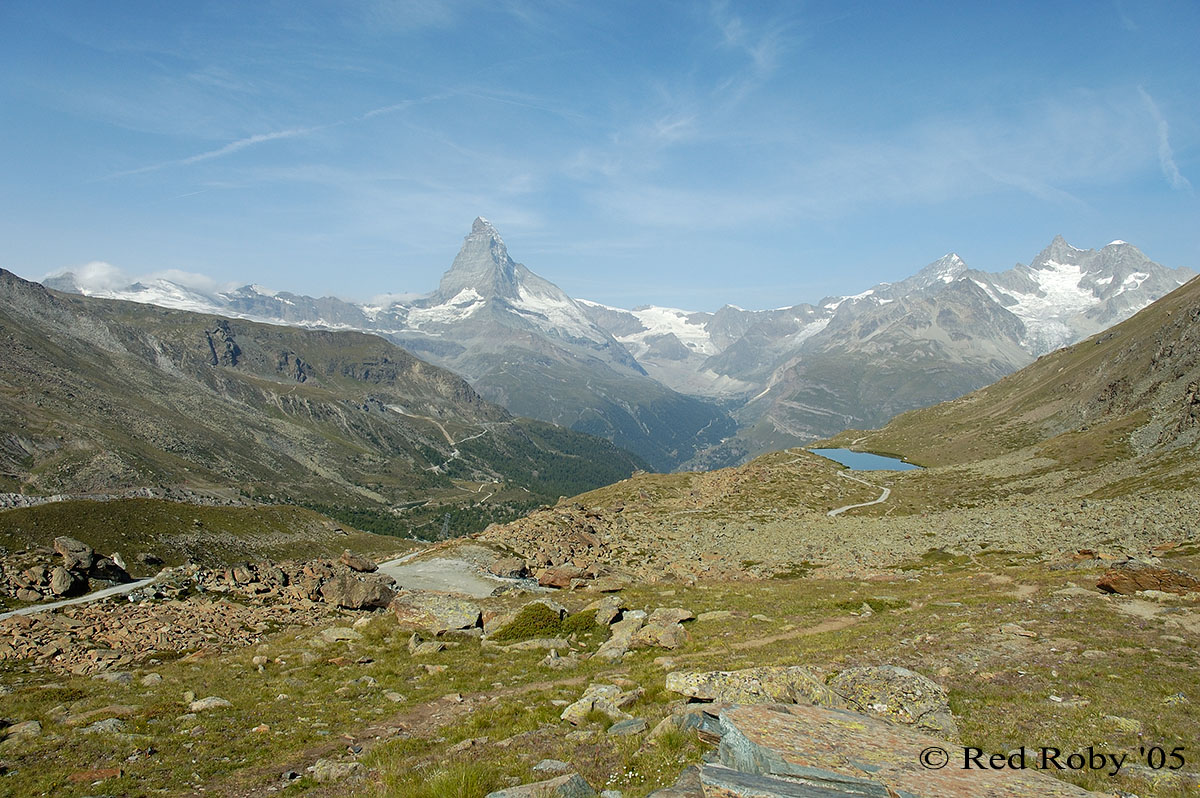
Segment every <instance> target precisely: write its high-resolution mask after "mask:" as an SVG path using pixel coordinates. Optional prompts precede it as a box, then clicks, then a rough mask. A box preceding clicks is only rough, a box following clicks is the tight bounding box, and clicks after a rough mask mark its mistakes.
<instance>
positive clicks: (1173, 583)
mask: <svg viewBox="0 0 1200 798" xmlns="http://www.w3.org/2000/svg"><path fill="white" fill-rule="evenodd" d="M1096 587H1098V588H1100V590H1102V591H1104V592H1105V593H1119V594H1121V595H1125V596H1128V595H1130V594H1132V593H1137V592H1138V591H1139V590H1161V591H1162V592H1164V593H1178V594H1180V595H1183V594H1186V593H1195V592H1200V579H1197V578H1196V577H1194V576H1192V575H1191V574H1189V573H1187V572H1186V571H1177V570H1173V569H1170V568H1155V567H1153V566H1150V565H1146V564H1145V563H1140V562H1136V561H1130V562H1128V563H1125V564H1124V565H1122V566H1121V567H1120V568H1113V569H1112V570H1110V571H1108V573H1106V574H1104V576H1102V577H1101V578H1100V581H1099V582H1098V583H1097V584H1096Z"/></svg>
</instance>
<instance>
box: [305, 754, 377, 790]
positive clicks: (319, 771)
mask: <svg viewBox="0 0 1200 798" xmlns="http://www.w3.org/2000/svg"><path fill="white" fill-rule="evenodd" d="M366 775H367V768H366V766H365V765H363V763H362V762H336V761H334V760H332V759H318V760H317V761H316V764H314V765H313V778H314V779H316V780H317V781H318V782H320V783H321V784H334V783H336V782H339V781H347V780H349V779H361V778H363V777H365V776H366Z"/></svg>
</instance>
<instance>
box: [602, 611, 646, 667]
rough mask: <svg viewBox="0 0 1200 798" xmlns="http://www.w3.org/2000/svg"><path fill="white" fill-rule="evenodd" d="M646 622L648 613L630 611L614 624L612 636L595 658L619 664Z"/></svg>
mask: <svg viewBox="0 0 1200 798" xmlns="http://www.w3.org/2000/svg"><path fill="white" fill-rule="evenodd" d="M645 622H646V613H645V612H643V611H642V610H630V611H629V612H626V613H625V614H624V615H622V616H621V620H619V621H617V622H616V623H614V624H613V625H612V626H611V627H610V629H611V634H610V635H609V638H608V640H605V641H604V643H603V644H602V645H601V646H600V648H599V649H598V650H597V651H596V653H595V656H596V657H599V658H600V659H602V660H607V661H609V662H619V661H620V660H621V658H622V657H623V656H625V652H626V651H628V650H629V646H630V644H631V643H632V642H633V636H634V635H635V634H637V632H638V630H639V629H641V628H642V625H643V624H644V623H645Z"/></svg>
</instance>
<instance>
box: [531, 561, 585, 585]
mask: <svg viewBox="0 0 1200 798" xmlns="http://www.w3.org/2000/svg"><path fill="white" fill-rule="evenodd" d="M583 576H584V570H583V569H582V568H576V567H575V566H574V565H555V566H552V567H550V568H543V569H542V570H540V571H538V573H537V580H538V584H539V585H541V586H542V587H554V588H558V589H560V590H561V589H564V588H568V587H570V586H571V580H573V579H582V578H583Z"/></svg>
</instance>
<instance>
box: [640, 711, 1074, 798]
mask: <svg viewBox="0 0 1200 798" xmlns="http://www.w3.org/2000/svg"><path fill="white" fill-rule="evenodd" d="M716 730H717V733H718V734H719V735H720V743H719V745H718V747H717V761H716V762H711V763H706V764H703V765H701V766H699V767H698V768H696V769H695V770H692V769H689V771H685V773H684V775H683V776H682V777H681V778H680V780H679V781H678V782H676V784H675V785H674V786H672V787H668V788H666V789H663V790H659V791H657V792H654V793H652V794H651V795H652V796H655V798H718V797H719V798H837V796H857V797H859V798H862V797H867V796H869V797H871V798H896V796H918V795H919V796H922V797H923V798H1001V796H1003V798H1085V796H1089V795H1093V793H1089V792H1088V791H1086V790H1083V789H1081V788H1079V787H1076V786H1075V785H1073V784H1069V783H1067V782H1065V781H1060V780H1059V779H1056V778H1054V777H1052V776H1050V775H1047V774H1045V773H1042V772H1039V771H1036V770H1019V769H1004V770H991V769H970V770H967V769H964V768H963V767H962V762H961V760H960V761H958V762H957V763H956V762H953V761H951V762H944V761H943V765H944V766H942V767H938V766H937V763H938V761H939V760H937V759H936V757H937V756H938V753H939V752H941V753H944V754H946V755H947V756H948V757H953V756H955V754H954V752H955V751H957V752H958V754H957V755H958V756H959V757H962V756H963V754H962V750H963V749H962V748H961V747H960V746H956V745H955V744H953V743H950V742H947V741H945V740H943V739H940V738H938V737H934V736H931V735H928V734H923V733H921V732H918V731H916V730H915V729H912V728H910V727H903V726H897V725H894V724H891V723H887V722H885V721H882V720H878V719H875V718H870V717H867V716H865V715H861V714H858V713H855V712H849V711H846V710H840V709H829V708H825V707H817V706H808V705H787V706H783V705H755V706H737V707H728V708H726V709H724V710H723V711H722V712H721V713H720V715H719V718H718V723H717V724H716ZM930 756H933V757H934V758H933V759H929V757H930ZM922 763H925V765H923V764H922ZM931 764H932V765H933V767H930V765H931Z"/></svg>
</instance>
